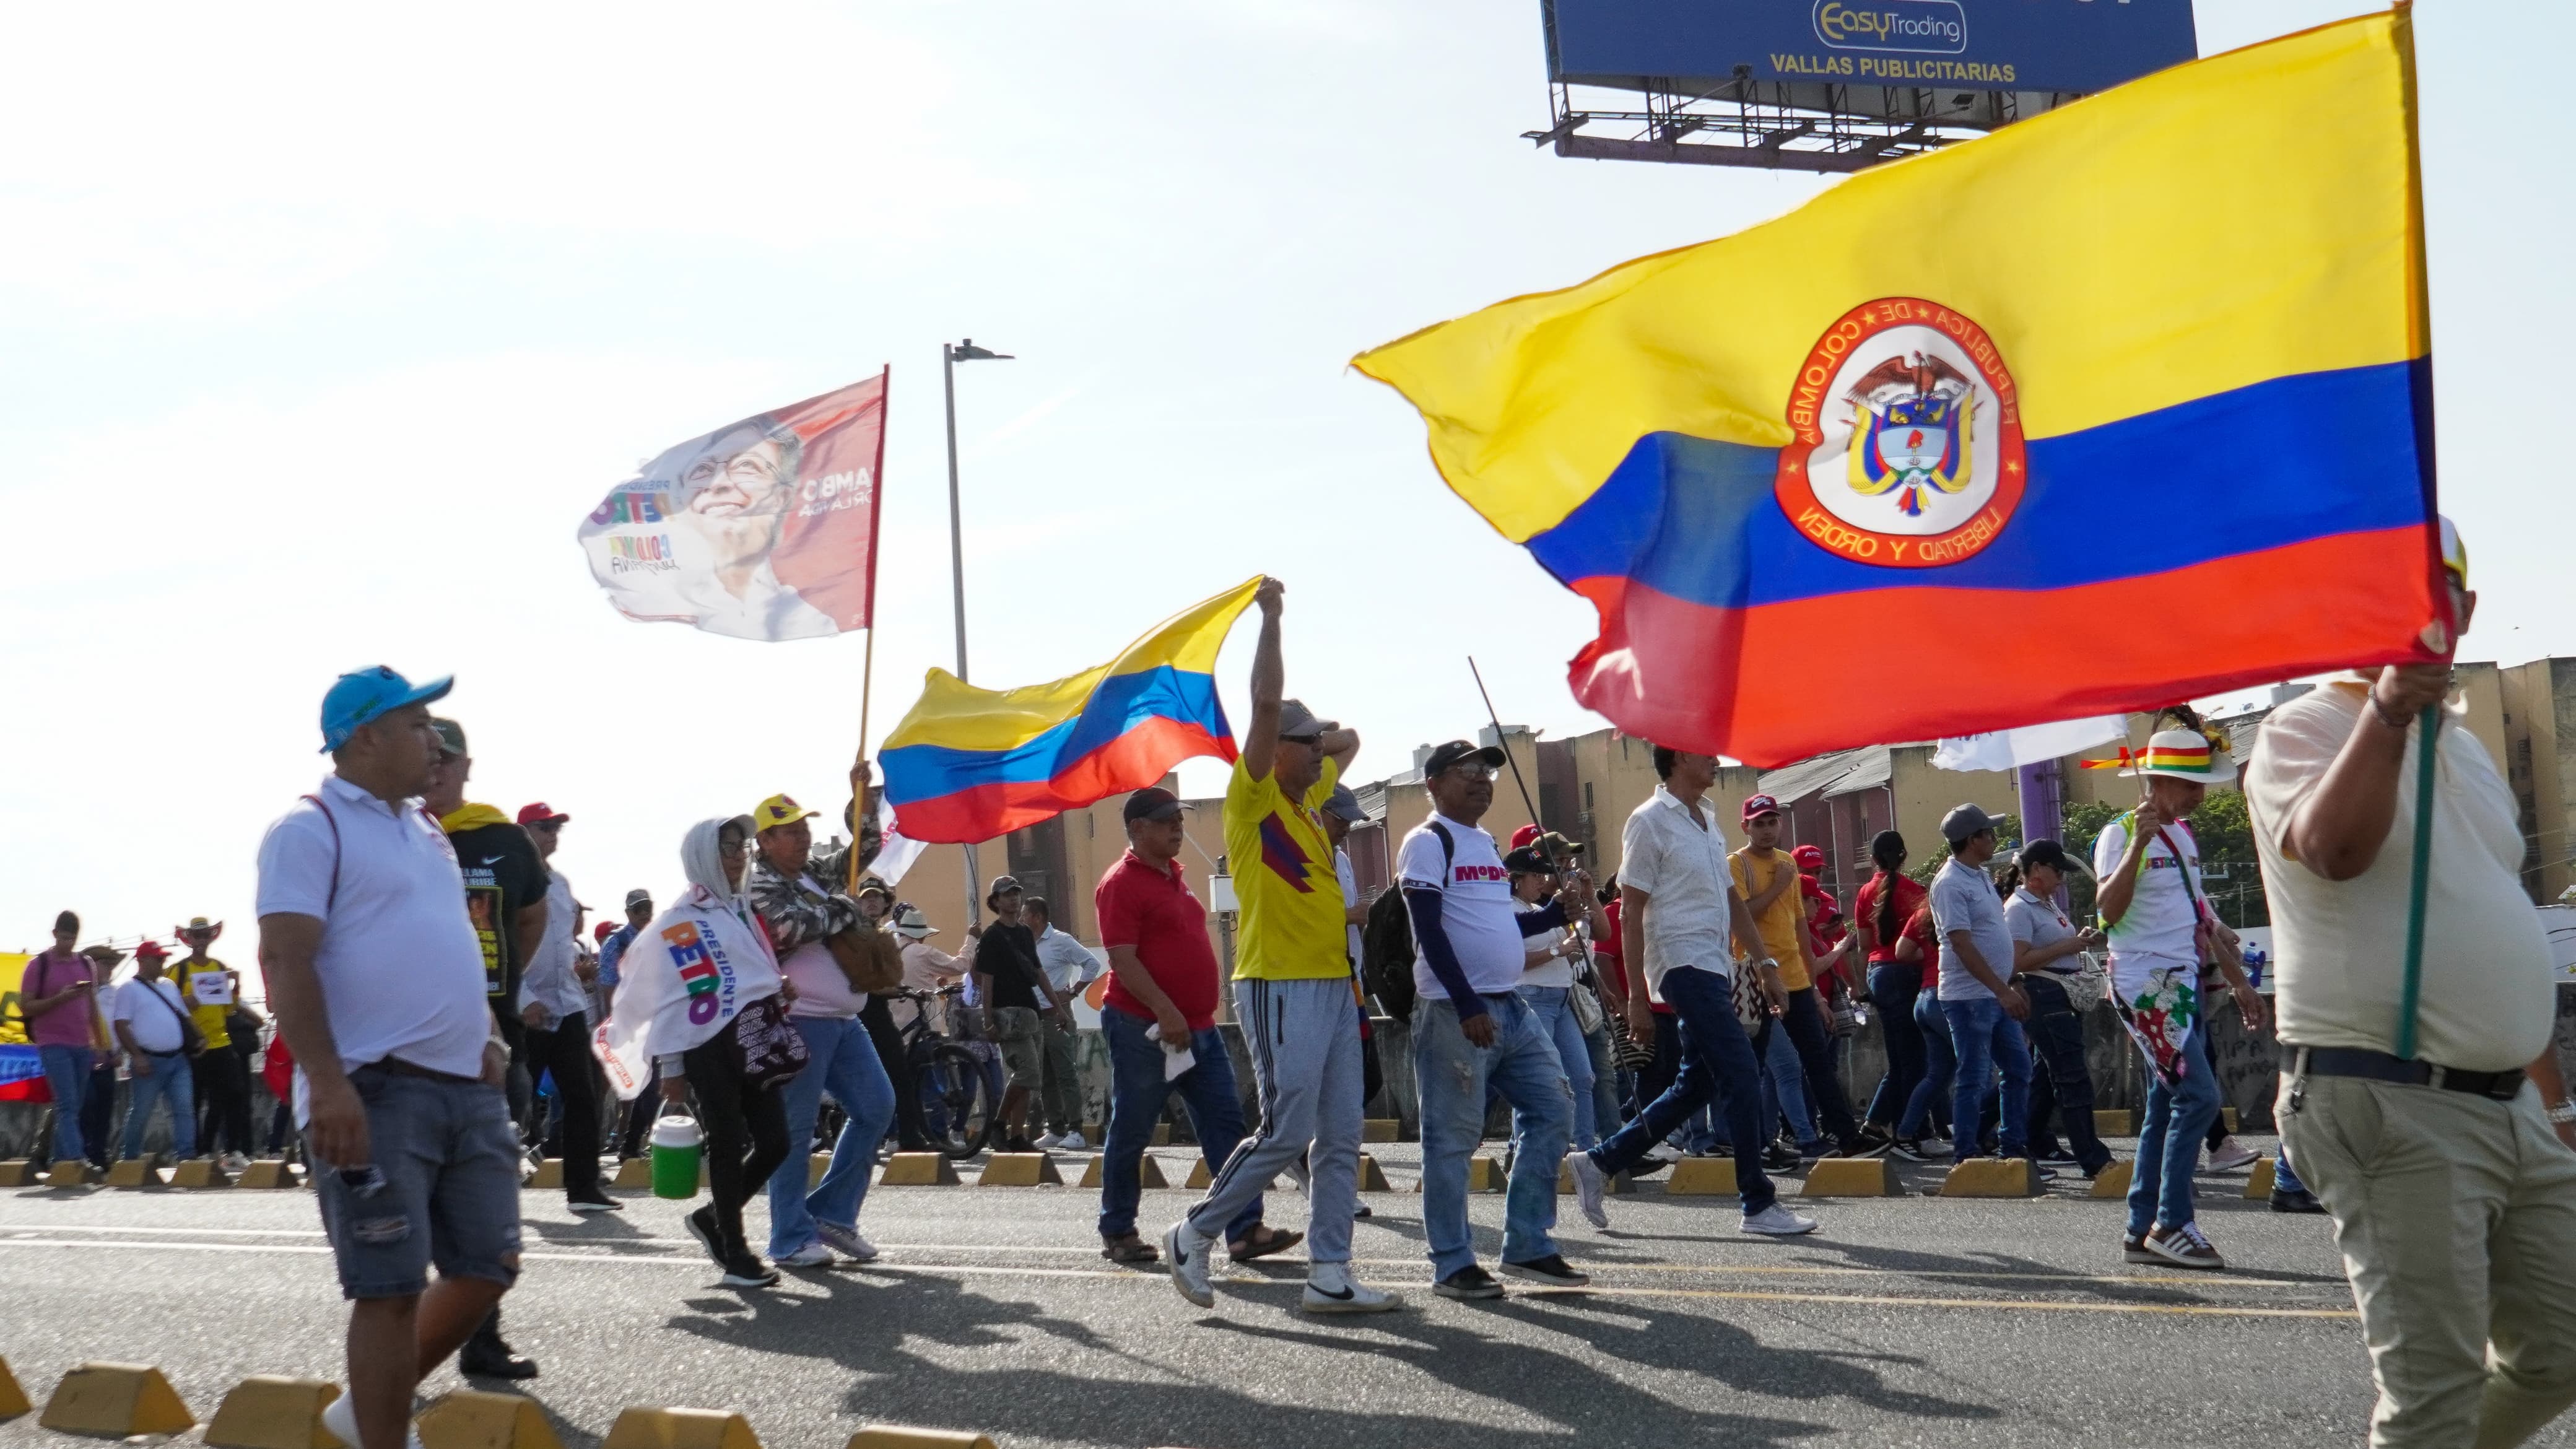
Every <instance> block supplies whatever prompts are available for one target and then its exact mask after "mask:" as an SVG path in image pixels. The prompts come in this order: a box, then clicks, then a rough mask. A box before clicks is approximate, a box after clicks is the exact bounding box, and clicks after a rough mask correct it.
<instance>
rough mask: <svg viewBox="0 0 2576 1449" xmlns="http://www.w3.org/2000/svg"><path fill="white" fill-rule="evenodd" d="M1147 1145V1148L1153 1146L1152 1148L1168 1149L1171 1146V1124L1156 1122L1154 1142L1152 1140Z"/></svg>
mask: <svg viewBox="0 0 2576 1449" xmlns="http://www.w3.org/2000/svg"><path fill="white" fill-rule="evenodd" d="M1148 1145H1149V1146H1154V1147H1169V1146H1171V1145H1172V1124H1171V1123H1169V1122H1157V1123H1155V1124H1154V1140H1153V1141H1152V1142H1151V1143H1150V1144H1148Z"/></svg>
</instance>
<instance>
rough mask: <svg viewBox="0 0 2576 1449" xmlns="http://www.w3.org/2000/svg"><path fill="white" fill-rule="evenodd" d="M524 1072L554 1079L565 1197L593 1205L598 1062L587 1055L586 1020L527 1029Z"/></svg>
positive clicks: (580, 1015)
mask: <svg viewBox="0 0 2576 1449" xmlns="http://www.w3.org/2000/svg"><path fill="white" fill-rule="evenodd" d="M524 1037H525V1041H526V1043H527V1058H528V1071H529V1073H530V1074H531V1075H535V1074H538V1073H544V1074H546V1075H549V1076H551V1077H553V1078H554V1083H555V1102H556V1104H557V1105H558V1107H559V1108H560V1109H561V1111H562V1113H563V1137H562V1143H563V1145H562V1147H561V1148H560V1149H558V1150H559V1152H560V1153H561V1155H562V1158H563V1185H564V1196H565V1197H566V1198H570V1199H580V1200H584V1201H595V1200H597V1199H598V1197H599V1195H600V1193H599V1064H598V1061H597V1060H596V1059H595V1058H593V1057H592V1056H591V1054H590V1017H589V1015H588V1014H587V1013H584V1012H579V1011H576V1012H574V1013H573V1014H572V1015H570V1016H567V1017H565V1018H564V1019H563V1020H561V1021H559V1022H557V1023H555V1025H554V1026H553V1027H552V1028H551V1029H549V1028H545V1027H534V1026H531V1027H528V1028H527V1029H526V1032H525V1034H524Z"/></svg>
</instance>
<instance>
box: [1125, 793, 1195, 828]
mask: <svg viewBox="0 0 2576 1449" xmlns="http://www.w3.org/2000/svg"><path fill="white" fill-rule="evenodd" d="M1189 808H1190V807H1189V806H1187V805H1185V804H1182V803H1181V797H1180V796H1178V795H1175V794H1173V793H1172V792H1171V791H1169V790H1166V789H1164V788H1163V787H1162V786H1160V785H1148V786H1146V787H1145V788H1144V789H1142V790H1139V791H1137V792H1136V793H1135V794H1133V795H1130V796H1128V797H1127V807H1126V808H1125V809H1124V810H1122V811H1120V812H1119V814H1120V816H1121V817H1122V818H1123V819H1124V820H1125V821H1126V822H1127V823H1128V824H1130V825H1133V824H1135V823H1136V822H1137V821H1139V820H1169V819H1171V818H1173V817H1174V816H1176V815H1178V814H1180V813H1181V812H1182V811H1184V810H1187V809H1189Z"/></svg>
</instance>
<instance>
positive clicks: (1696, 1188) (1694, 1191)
mask: <svg viewBox="0 0 2576 1449" xmlns="http://www.w3.org/2000/svg"><path fill="white" fill-rule="evenodd" d="M1740 1190H1741V1189H1739V1188H1738V1187H1737V1186H1736V1184H1735V1159H1734V1158H1732V1157H1685V1158H1683V1159H1682V1160H1681V1161H1679V1162H1676V1163H1674V1164H1673V1165H1672V1166H1670V1167H1667V1168H1665V1169H1664V1196H1666V1197H1733V1196H1735V1194H1736V1193H1737V1192H1738V1191H1740Z"/></svg>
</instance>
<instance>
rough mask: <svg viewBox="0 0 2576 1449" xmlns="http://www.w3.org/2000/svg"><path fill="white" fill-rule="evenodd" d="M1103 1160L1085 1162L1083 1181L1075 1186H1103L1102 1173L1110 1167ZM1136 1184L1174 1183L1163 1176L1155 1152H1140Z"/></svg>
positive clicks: (1161, 1167)
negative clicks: (1103, 1163) (1102, 1162)
mask: <svg viewBox="0 0 2576 1449" xmlns="http://www.w3.org/2000/svg"><path fill="white" fill-rule="evenodd" d="M1101 1161H1102V1159H1100V1158H1097V1157H1095V1158H1093V1159H1091V1160H1090V1161H1089V1162H1086V1163H1084V1164H1083V1166H1082V1181H1081V1182H1079V1183H1076V1184H1075V1186H1077V1187H1099V1186H1102V1185H1103V1183H1104V1182H1105V1181H1106V1179H1105V1178H1104V1177H1103V1175H1102V1174H1104V1173H1105V1172H1107V1171H1108V1169H1106V1168H1104V1167H1102V1166H1101V1165H1100V1164H1101ZM1200 1165H1201V1166H1202V1167H1204V1166H1205V1165H1206V1163H1205V1162H1204V1161H1202V1162H1201V1164H1200ZM1136 1185H1137V1186H1138V1187H1170V1186H1171V1185H1172V1180H1171V1179H1170V1178H1168V1177H1165V1176H1163V1164H1161V1163H1159V1162H1157V1161H1155V1160H1154V1154H1152V1153H1150V1152H1147V1153H1143V1154H1140V1155H1139V1156H1138V1157H1137V1158H1136Z"/></svg>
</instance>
